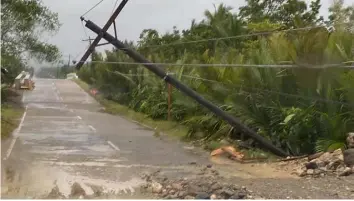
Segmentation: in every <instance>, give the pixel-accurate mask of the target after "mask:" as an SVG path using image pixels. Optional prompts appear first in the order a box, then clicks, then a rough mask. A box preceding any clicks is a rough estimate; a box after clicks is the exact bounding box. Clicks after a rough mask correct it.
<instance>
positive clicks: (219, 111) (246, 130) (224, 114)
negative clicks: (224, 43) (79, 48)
mask: <svg viewBox="0 0 354 201" xmlns="http://www.w3.org/2000/svg"><path fill="white" fill-rule="evenodd" d="M85 26H86V27H87V28H89V29H90V30H91V31H93V32H95V33H96V34H100V35H101V36H102V37H103V38H104V39H106V41H108V42H110V43H111V44H112V45H114V46H115V47H116V48H117V49H118V50H119V49H121V50H123V52H124V53H125V54H127V55H128V56H129V57H130V58H132V59H134V60H135V61H136V62H138V63H143V65H144V66H145V67H146V68H147V69H148V70H150V71H152V72H153V73H154V74H156V75H157V76H158V77H160V78H161V79H163V80H164V81H165V82H167V83H168V84H171V85H172V86H174V87H175V88H177V89H179V90H180V91H181V92H183V93H184V94H185V95H187V96H189V97H190V98H192V99H194V100H195V101H196V102H198V103H199V104H201V105H202V106H204V107H206V108H207V109H209V110H210V111H211V112H213V113H214V114H215V115H216V116H218V117H220V118H222V119H223V120H225V121H227V122H228V123H229V124H230V125H231V126H232V127H235V128H238V129H240V130H241V131H243V132H244V133H245V134H246V135H248V136H249V137H251V138H253V139H254V140H255V141H257V142H259V144H260V145H261V146H262V147H264V148H266V149H268V150H269V151H271V152H272V153H274V154H276V155H278V156H288V155H289V154H287V153H286V152H284V151H283V150H281V149H280V148H278V147H276V146H274V145H273V144H272V143H271V142H270V141H269V140H268V139H266V138H264V137H263V136H261V135H258V134H257V133H256V132H255V131H253V130H252V129H251V128H249V127H248V126H246V125H245V124H243V123H242V122H241V121H240V120H239V119H237V118H235V117H233V116H232V115H230V114H228V113H227V112H225V111H223V110H222V109H220V108H219V107H218V106H216V105H214V104H212V103H211V102H209V101H208V100H206V99H205V98H203V97H202V96H200V95H199V94H198V93H197V92H195V91H194V90H192V89H191V88H189V87H188V86H186V85H184V84H183V83H181V82H180V81H179V80H177V79H176V78H174V77H173V76H170V75H169V74H168V73H166V72H165V71H164V70H163V68H162V67H161V66H158V65H155V64H154V63H152V62H151V61H149V60H147V59H146V58H144V57H143V56H142V55H140V54H139V53H138V52H136V51H134V50H133V49H130V48H127V46H126V45H125V44H124V43H122V42H121V41H119V40H118V39H116V38H115V37H114V36H112V35H110V34H109V33H107V32H105V31H104V30H103V29H102V28H100V27H99V26H97V25H96V24H95V23H93V22H92V21H90V20H88V21H86V25H85Z"/></svg>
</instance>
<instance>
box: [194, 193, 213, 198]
mask: <svg viewBox="0 0 354 201" xmlns="http://www.w3.org/2000/svg"><path fill="white" fill-rule="evenodd" d="M210 196H211V195H209V194H208V193H204V192H203V193H198V194H197V195H196V196H195V199H199V200H201V199H203V200H205V199H210Z"/></svg>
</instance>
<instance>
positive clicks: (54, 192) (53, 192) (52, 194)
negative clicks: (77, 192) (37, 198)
mask: <svg viewBox="0 0 354 201" xmlns="http://www.w3.org/2000/svg"><path fill="white" fill-rule="evenodd" d="M46 199H65V196H64V195H63V194H62V193H60V191H59V188H58V186H55V187H54V188H53V189H52V190H51V191H50V193H49V194H48V196H47V198H46Z"/></svg>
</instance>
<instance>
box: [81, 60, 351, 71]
mask: <svg viewBox="0 0 354 201" xmlns="http://www.w3.org/2000/svg"><path fill="white" fill-rule="evenodd" d="M351 62H352V61H346V62H342V63H338V64H324V65H312V64H301V65H300V64H220V63H218V64H200V63H195V64H194V63H139V62H124V61H118V62H116V61H86V62H84V63H101V64H122V65H160V66H185V67H220V68H226V67H239V68H248V67H249V68H252V67H255V68H314V69H324V68H335V67H338V68H349V69H354V65H347V64H348V63H351ZM353 63H354V61H353Z"/></svg>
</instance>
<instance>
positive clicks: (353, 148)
mask: <svg viewBox="0 0 354 201" xmlns="http://www.w3.org/2000/svg"><path fill="white" fill-rule="evenodd" d="M347 144H348V149H346V150H344V151H342V149H337V150H335V151H333V152H320V153H316V154H313V155H311V156H308V157H307V161H306V162H303V163H302V165H301V167H300V168H299V169H298V170H296V171H295V172H294V173H295V174H297V175H298V176H300V177H304V176H314V177H317V176H322V177H323V176H325V175H328V174H333V175H338V176H348V175H351V174H353V173H354V133H348V137H347Z"/></svg>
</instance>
